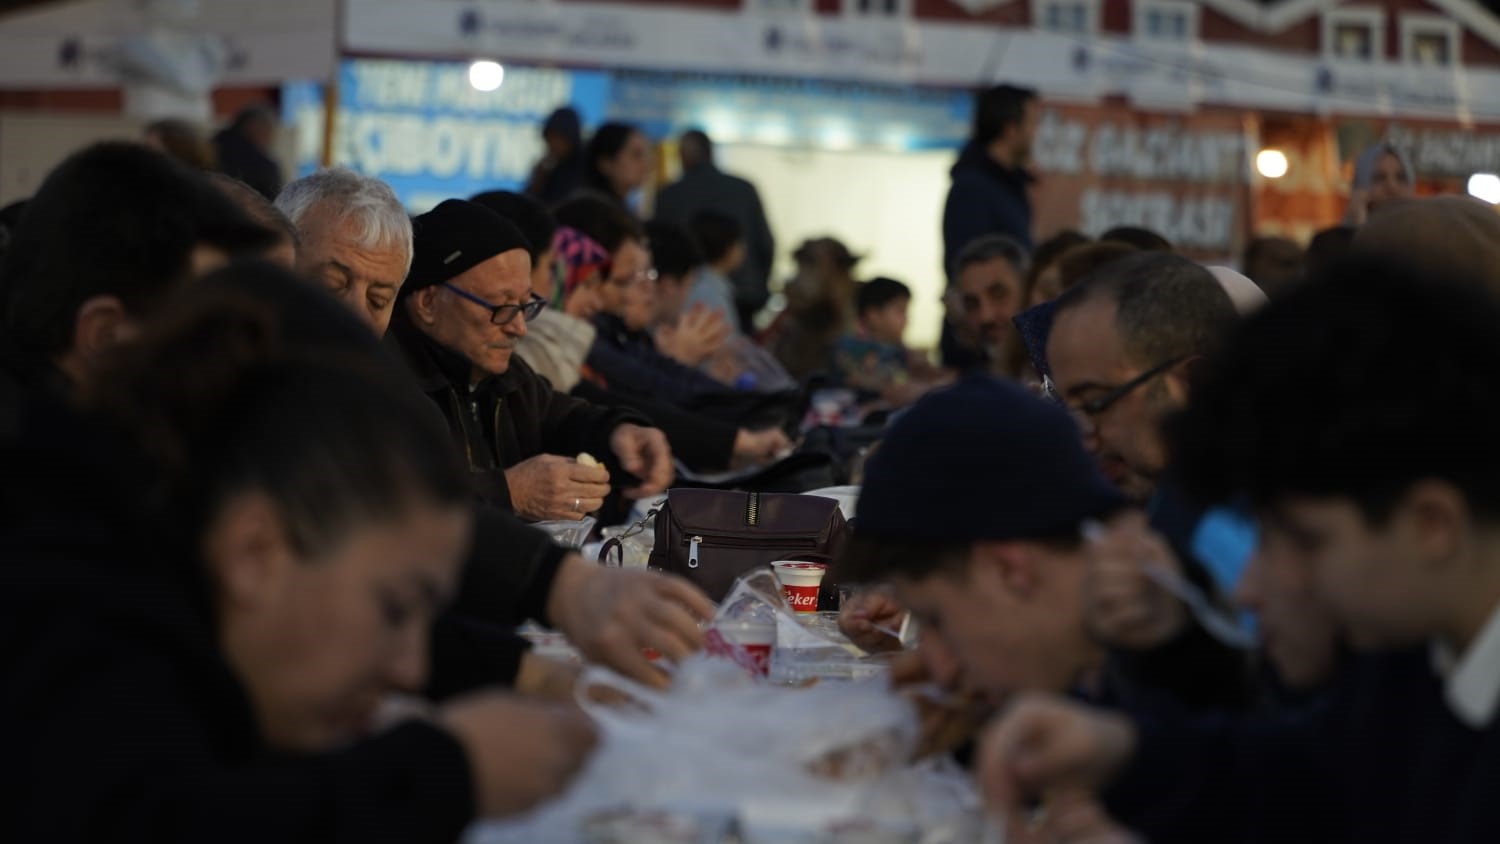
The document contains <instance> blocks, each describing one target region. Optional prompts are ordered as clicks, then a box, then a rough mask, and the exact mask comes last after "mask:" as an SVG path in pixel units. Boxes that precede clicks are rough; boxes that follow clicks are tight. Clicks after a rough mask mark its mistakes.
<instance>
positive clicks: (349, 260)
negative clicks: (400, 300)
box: [276, 167, 412, 335]
mask: <svg viewBox="0 0 1500 844" xmlns="http://www.w3.org/2000/svg"><path fill="white" fill-rule="evenodd" d="M276 207H277V208H278V209H280V210H281V213H283V214H285V215H286V216H287V218H288V219H290V220H291V221H292V225H294V226H296V227H297V234H298V235H299V236H300V237H301V240H302V242H301V246H300V248H299V250H298V253H297V269H298V270H300V271H301V272H302V273H303V274H304V275H307V276H309V277H311V278H314V279H317V280H318V281H320V282H322V283H323V285H324V286H325V287H327V288H328V289H329V290H330V291H332V292H333V294H334V295H336V296H338V297H339V298H340V299H342V300H343V301H344V303H345V304H347V305H349V306H350V307H351V308H353V309H354V311H355V313H358V314H359V315H360V316H362V317H364V318H366V319H368V320H369V322H370V325H372V326H373V327H374V328H375V331H376V333H377V334H381V335H384V334H385V329H386V327H387V326H388V325H390V322H391V311H392V309H393V308H395V305H396V293H397V292H398V291H399V290H400V289H401V283H402V282H403V281H405V279H406V273H407V271H408V270H410V269H411V256H412V229H411V218H410V217H408V216H407V214H406V209H405V208H403V207H402V205H401V201H400V200H399V199H397V198H396V194H395V192H394V191H392V190H391V188H390V186H389V185H387V184H386V183H385V182H382V181H380V180H379V179H373V178H370V177H368V176H361V175H360V174H358V173H356V172H354V171H353V170H349V169H346V168H343V167H331V168H329V169H326V170H319V171H317V172H316V173H313V174H311V175H309V176H304V177H302V178H300V179H298V180H297V181H295V182H292V183H291V184H289V185H287V186H286V187H285V188H284V189H283V190H282V191H281V195H279V196H277V197H276Z"/></svg>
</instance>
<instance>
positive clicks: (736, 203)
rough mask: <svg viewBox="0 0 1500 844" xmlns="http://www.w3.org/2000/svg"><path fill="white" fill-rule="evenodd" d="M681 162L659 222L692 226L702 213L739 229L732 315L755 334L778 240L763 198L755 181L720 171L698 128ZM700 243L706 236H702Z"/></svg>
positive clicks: (681, 146) (682, 145)
mask: <svg viewBox="0 0 1500 844" xmlns="http://www.w3.org/2000/svg"><path fill="white" fill-rule="evenodd" d="M677 150H678V154H679V155H680V156H681V159H682V178H681V179H679V180H677V181H676V182H673V183H672V184H670V185H667V186H666V187H664V188H662V189H661V193H660V194H659V195H658V196H657V197H656V218H657V219H658V220H661V221H663V222H668V223H678V224H681V225H688V224H690V223H692V222H693V220H694V218H696V217H698V216H699V215H700V214H702V213H703V212H712V213H715V214H719V215H723V216H725V217H728V218H729V219H730V220H732V221H733V222H734V225H735V227H736V228H737V229H738V230H739V235H738V237H737V239H739V240H740V242H741V244H742V250H741V257H740V260H739V261H737V262H735V264H734V266H732V267H730V268H729V269H728V270H727V272H726V273H725V275H726V276H728V278H729V280H730V281H731V282H732V286H731V291H730V297H731V299H732V303H733V307H732V309H731V315H732V316H733V318H734V322H735V323H736V324H737V325H738V326H739V327H740V330H741V332H743V333H751V332H753V331H754V328H755V325H754V317H755V314H756V313H757V312H758V311H759V310H760V309H761V308H763V307H765V304H766V299H767V298H768V297H769V295H770V293H769V289H768V287H767V285H768V283H769V282H770V278H771V265H772V264H773V263H775V261H776V238H775V237H774V236H773V235H772V234H771V227H770V225H769V224H768V223H767V222H766V212H765V209H764V208H762V207H761V202H760V194H759V193H758V192H757V191H756V190H755V185H753V184H751V183H750V182H748V181H746V180H744V179H742V178H740V177H738V176H735V175H732V174H729V173H725V172H724V171H723V170H720V169H719V167H718V165H717V163H716V162H715V161H714V145H713V141H712V140H710V139H709V137H708V135H706V134H704V133H703V132H702V131H700V130H697V129H692V130H689V131H687V132H684V133H682V136H681V137H680V138H679V139H678V142H677ZM700 239H701V235H700ZM704 249H705V250H706V251H708V252H709V253H710V255H709V257H708V260H709V261H710V262H711V263H713V262H717V261H718V260H719V259H718V258H716V257H714V256H713V254H712V253H714V252H715V251H716V250H715V249H712V248H710V247H709V246H708V244H704Z"/></svg>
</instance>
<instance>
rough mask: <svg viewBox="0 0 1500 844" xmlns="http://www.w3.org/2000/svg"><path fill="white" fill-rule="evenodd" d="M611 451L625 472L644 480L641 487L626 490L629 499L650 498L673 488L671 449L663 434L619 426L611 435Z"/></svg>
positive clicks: (638, 427)
mask: <svg viewBox="0 0 1500 844" xmlns="http://www.w3.org/2000/svg"><path fill="white" fill-rule="evenodd" d="M609 448H610V450H611V451H613V452H614V453H615V456H616V457H618V458H620V466H621V467H622V468H624V470H625V471H627V472H629V473H630V474H632V475H635V476H636V477H637V478H640V479H641V485H640V486H637V487H633V488H631V489H627V490H625V497H626V498H649V497H650V496H653V495H657V494H659V493H660V492H661V491H662V490H664V489H666V488H667V487H668V486H669V485H671V483H672V475H673V469H672V449H671V447H670V446H668V445H667V437H666V435H665V434H663V433H662V432H661V431H660V430H658V429H656V428H643V427H641V426H640V425H631V424H628V423H627V424H624V425H618V426H616V427H615V430H614V431H613V432H612V433H611V434H610V435H609Z"/></svg>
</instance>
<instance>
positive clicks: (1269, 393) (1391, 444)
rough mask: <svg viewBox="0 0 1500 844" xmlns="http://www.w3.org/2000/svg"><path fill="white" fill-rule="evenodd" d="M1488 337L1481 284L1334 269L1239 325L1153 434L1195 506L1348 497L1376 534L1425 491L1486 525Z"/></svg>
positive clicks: (1384, 269)
mask: <svg viewBox="0 0 1500 844" xmlns="http://www.w3.org/2000/svg"><path fill="white" fill-rule="evenodd" d="M1497 325H1500V305H1497V303H1496V301H1495V299H1494V298H1493V296H1492V295H1491V294H1490V293H1488V292H1487V291H1486V290H1485V289H1483V287H1482V285H1481V283H1480V282H1477V281H1476V282H1468V283H1463V282H1459V281H1454V280H1451V279H1449V278H1447V277H1445V276H1443V275H1441V274H1434V273H1433V272H1431V271H1430V270H1427V269H1424V268H1420V267H1412V266H1402V265H1401V264H1400V263H1399V262H1393V261H1391V260H1390V259H1389V258H1386V257H1383V256H1382V257H1379V258H1374V257H1355V258H1351V259H1346V260H1344V261H1340V262H1337V263H1335V264H1333V265H1332V266H1331V267H1330V268H1329V269H1328V271H1327V272H1326V273H1325V274H1324V275H1323V276H1322V277H1320V278H1315V279H1314V280H1313V281H1311V282H1309V283H1307V284H1305V285H1302V286H1299V287H1297V288H1294V289H1292V290H1291V291H1290V292H1288V293H1287V294H1286V295H1285V296H1284V297H1282V298H1280V299H1276V300H1272V302H1271V303H1270V304H1269V305H1267V306H1266V307H1265V308H1263V309H1261V310H1260V311H1259V312H1257V313H1256V314H1254V315H1253V316H1251V317H1249V318H1248V319H1247V320H1246V321H1245V322H1244V323H1243V325H1242V326H1241V327H1240V328H1239V330H1238V331H1237V332H1236V333H1235V334H1234V335H1233V336H1232V338H1231V339H1230V341H1229V343H1228V344H1227V345H1226V347H1225V348H1224V349H1223V351H1222V353H1221V354H1220V355H1218V356H1217V357H1216V358H1214V359H1213V360H1212V361H1211V363H1210V364H1209V365H1207V366H1206V367H1205V368H1204V370H1203V371H1202V372H1200V373H1199V374H1200V379H1199V380H1198V382H1197V383H1196V384H1195V385H1194V388H1193V392H1192V401H1191V403H1190V404H1189V406H1188V408H1187V410H1186V411H1185V412H1183V413H1182V414H1181V415H1179V416H1177V417H1175V418H1173V419H1172V420H1170V421H1169V424H1168V427H1167V431H1168V441H1169V445H1170V447H1171V449H1172V458H1173V465H1174V466H1176V467H1177V470H1178V472H1179V474H1180V479H1181V481H1182V482H1183V483H1184V485H1185V487H1186V491H1187V492H1188V493H1189V494H1190V495H1192V496H1193V497H1194V499H1195V500H1198V501H1202V502H1204V503H1210V502H1222V501H1234V500H1238V501H1242V502H1243V503H1245V504H1247V505H1249V506H1250V507H1252V508H1255V509H1265V508H1268V507H1272V506H1274V505H1276V504H1277V503H1278V502H1279V501H1281V500H1283V499H1285V498H1286V497H1288V496H1295V495H1307V496H1319V497H1322V496H1327V497H1337V498H1347V499H1351V500H1352V501H1353V502H1354V503H1355V504H1356V505H1357V506H1358V507H1359V508H1360V509H1361V511H1362V512H1363V514H1364V515H1365V517H1366V518H1367V519H1368V520H1369V521H1370V522H1371V523H1373V524H1380V523H1382V522H1383V521H1385V519H1386V518H1388V516H1389V515H1390V512H1391V508H1392V507H1393V506H1394V505H1396V504H1397V503H1399V501H1400V499H1401V497H1402V496H1403V495H1404V494H1405V493H1406V492H1407V491H1408V490H1409V489H1410V488H1411V486H1412V485H1413V484H1415V483H1417V482H1419V481H1422V480H1424V479H1438V480H1443V481H1447V482H1448V483H1451V484H1453V485H1454V486H1455V487H1457V488H1458V489H1459V490H1460V492H1461V493H1462V494H1463V495H1464V497H1465V498H1466V499H1467V500H1468V504H1469V507H1470V508H1472V509H1473V510H1474V511H1475V512H1476V513H1477V514H1479V515H1480V516H1481V517H1483V518H1496V517H1500V473H1496V471H1495V466H1496V465H1497V464H1500V440H1497V439H1496V438H1495V436H1494V432H1493V430H1492V429H1493V425H1494V420H1495V419H1496V418H1500V369H1497V368H1496V366H1495V361H1497V360H1500V331H1496V330H1495V326H1497ZM1414 349H1415V350H1418V351H1419V353H1417V354H1413V350H1414Z"/></svg>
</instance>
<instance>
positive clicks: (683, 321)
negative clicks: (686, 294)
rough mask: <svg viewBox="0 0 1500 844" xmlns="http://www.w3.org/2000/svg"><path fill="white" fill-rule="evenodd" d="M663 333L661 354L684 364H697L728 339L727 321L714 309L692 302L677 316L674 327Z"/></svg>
mask: <svg viewBox="0 0 1500 844" xmlns="http://www.w3.org/2000/svg"><path fill="white" fill-rule="evenodd" d="M665 336H666V338H667V341H666V345H665V346H663V347H662V351H663V352H664V353H665V354H667V355H668V356H669V357H671V358H672V359H674V360H676V361H678V362H679V363H682V364H685V365H687V366H698V365H700V364H702V363H703V362H704V361H705V360H708V359H709V358H710V357H712V356H713V355H715V354H717V353H718V351H719V350H720V349H721V348H723V346H724V341H725V340H727V339H729V323H727V322H725V321H724V316H723V314H720V313H719V312H718V311H715V310H710V309H708V308H705V307H704V306H702V305H694V306H693V307H692V308H691V309H690V310H689V311H688V312H687V313H685V314H683V315H682V316H680V317H678V319H677V327H676V330H674V331H671V332H668V333H667V334H666V335H665Z"/></svg>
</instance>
